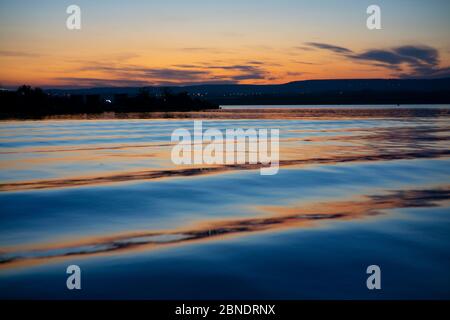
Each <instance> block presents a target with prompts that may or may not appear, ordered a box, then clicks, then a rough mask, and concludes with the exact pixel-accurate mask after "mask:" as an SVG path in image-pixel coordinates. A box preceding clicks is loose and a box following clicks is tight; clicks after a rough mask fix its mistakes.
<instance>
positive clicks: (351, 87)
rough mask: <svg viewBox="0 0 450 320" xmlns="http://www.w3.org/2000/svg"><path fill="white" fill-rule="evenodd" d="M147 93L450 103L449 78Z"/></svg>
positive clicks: (250, 100) (248, 100)
mask: <svg viewBox="0 0 450 320" xmlns="http://www.w3.org/2000/svg"><path fill="white" fill-rule="evenodd" d="M140 89H142V88H140V87H106V88H89V89H47V90H46V91H47V92H49V93H53V94H82V95H86V94H99V95H101V96H102V97H105V98H113V97H114V95H115V94H128V95H131V96H132V95H137V94H138V92H139V90H140ZM146 89H147V90H148V92H149V93H150V94H154V95H158V94H161V92H163V89H164V90H169V91H170V92H173V93H180V92H187V93H188V94H189V95H193V96H199V97H202V98H203V99H206V100H209V101H211V102H214V103H219V104H229V105H233V104H359V103H362V104H364V103H368V104H372V103H373V104H380V103H450V78H442V79H349V80H305V81H295V82H289V83H285V84H276V85H245V84H223V85H221V84H205V85H190V86H164V87H158V86H151V87H146Z"/></svg>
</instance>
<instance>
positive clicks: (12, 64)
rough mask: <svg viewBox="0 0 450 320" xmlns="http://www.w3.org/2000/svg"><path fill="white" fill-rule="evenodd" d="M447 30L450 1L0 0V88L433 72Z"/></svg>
mask: <svg viewBox="0 0 450 320" xmlns="http://www.w3.org/2000/svg"><path fill="white" fill-rule="evenodd" d="M73 4H75V5H78V6H79V7H80V9H81V29H80V30H69V29H68V28H67V27H66V19H67V18H68V17H69V14H67V13H66V9H67V7H68V6H70V5H73ZM372 4H376V5H378V6H379V7H380V9H381V27H382V28H381V30H369V29H368V28H367V26H366V20H367V18H368V14H367V13H366V9H367V7H368V6H369V5H372ZM449 30H450V1H447V0H427V1H423V0H370V1H366V0H353V1H351V0H316V1H301V0H227V1H219V0H164V1H162V0H158V1H153V0H147V1H145V0H141V1H139V0H128V1H119V0H102V1H92V0H69V1H66V0H41V1H31V0H30V1H25V0H15V1H5V0H0V86H3V87H15V86H18V85H21V84H29V85H32V86H41V87H44V88H48V87H54V88H56V87H96V86H145V85H170V84H197V83H242V84H271V83H286V82H290V81H296V80H309V79H348V78H436V77H444V76H450V36H449Z"/></svg>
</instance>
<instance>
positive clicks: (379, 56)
mask: <svg viewBox="0 0 450 320" xmlns="http://www.w3.org/2000/svg"><path fill="white" fill-rule="evenodd" d="M306 45H308V46H310V47H313V48H316V49H322V50H328V51H331V52H333V53H336V54H339V55H341V56H343V57H345V58H346V59H349V60H353V61H360V62H365V63H369V64H370V65H372V66H376V67H383V68H387V69H389V70H391V71H393V72H396V73H397V75H398V76H399V77H439V76H446V75H448V74H449V70H448V68H440V67H439V63H440V60H439V51H438V50H437V49H435V48H433V47H430V46H425V45H404V46H399V47H394V48H389V49H371V50H366V51H363V52H359V53H357V52H354V51H353V50H351V49H348V48H344V47H339V46H335V45H331V44H326V43H316V42H308V43H306Z"/></svg>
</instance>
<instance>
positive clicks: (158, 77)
mask: <svg viewBox="0 0 450 320" xmlns="http://www.w3.org/2000/svg"><path fill="white" fill-rule="evenodd" d="M76 71H78V72H82V73H83V72H96V73H101V74H102V78H101V79H90V78H88V77H85V78H83V77H80V78H76V79H72V80H74V81H75V80H80V81H84V82H87V83H89V80H92V81H91V82H92V83H94V84H95V85H99V84H100V85H104V83H107V84H108V83H110V82H111V81H114V80H108V79H121V80H118V81H117V82H118V83H120V84H119V85H121V83H123V82H124V80H123V79H131V80H130V83H133V82H136V83H137V84H139V83H145V84H198V83H211V82H214V83H238V82H239V81H243V80H261V79H266V78H268V73H267V71H266V70H265V69H264V64H263V62H260V61H248V62H247V63H245V64H233V65H226V64H223V65H222V64H216V65H212V64H206V63H202V64H178V65H175V66H173V67H169V68H149V67H144V66H139V65H130V64H120V63H112V64H106V63H101V62H100V63H99V62H93V61H87V62H86V63H84V64H83V65H82V66H81V67H78V68H77V69H76ZM67 81H68V79H67ZM108 81H109V82H108ZM124 83H125V85H126V84H127V82H124ZM112 84H113V85H116V84H115V82H113V83H112ZM133 85H134V84H133Z"/></svg>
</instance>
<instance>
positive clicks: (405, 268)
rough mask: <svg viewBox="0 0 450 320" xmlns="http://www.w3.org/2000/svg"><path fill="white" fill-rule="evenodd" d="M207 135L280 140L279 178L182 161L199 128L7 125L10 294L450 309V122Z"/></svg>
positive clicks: (0, 210)
mask: <svg viewBox="0 0 450 320" xmlns="http://www.w3.org/2000/svg"><path fill="white" fill-rule="evenodd" d="M277 108H278V107H277ZM350 109H351V108H350ZM262 112H263V111H262ZM355 112H356V111H355ZM203 127H204V128H205V129H208V128H217V129H219V130H225V129H226V128H277V129H279V130H280V170H279V172H278V174H276V175H273V176H262V175H260V171H259V170H257V169H255V168H239V167H236V168H235V167H231V168H229V167H227V166H214V168H213V169H211V170H204V167H207V165H202V166H200V168H199V167H198V166H197V167H194V166H193V167H189V166H182V167H180V166H177V165H175V164H173V163H172V161H171V156H170V154H171V150H172V147H173V144H172V143H171V138H170V137H171V133H172V132H173V130H175V129H177V128H187V129H192V128H193V120H192V119H145V120H139V119H134V120H133V119H124V120H108V119H105V120H40V121H4V122H1V123H0V298H2V299H17V298H31V299H449V298H450V271H449V270H450V202H449V200H450V183H449V181H450V180H449V178H450V158H449V156H450V140H449V138H450V117H449V116H448V115H447V116H446V115H442V114H431V115H430V116H426V114H425V116H424V114H423V113H417V114H416V113H415V111H414V108H413V109H412V111H411V113H410V114H407V115H406V116H402V117H395V116H393V115H392V113H389V114H387V115H386V116H383V115H380V112H378V113H377V116H373V117H367V116H365V117H358V116H355V117H347V116H342V115H339V116H336V117H331V118H317V119H315V118H311V117H308V118H304V119H303V118H295V119H282V118H280V119H277V118H264V119H211V118H208V119H205V120H204V121H203ZM72 264H75V265H78V266H80V268H81V270H82V290H79V291H77V290H73V291H70V290H68V289H67V288H66V279H67V277H68V275H67V274H66V268H67V266H69V265H72ZM370 265H378V266H379V267H380V269H381V285H382V289H381V290H368V289H367V287H366V279H367V278H368V274H367V273H366V269H367V267H368V266H370Z"/></svg>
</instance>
